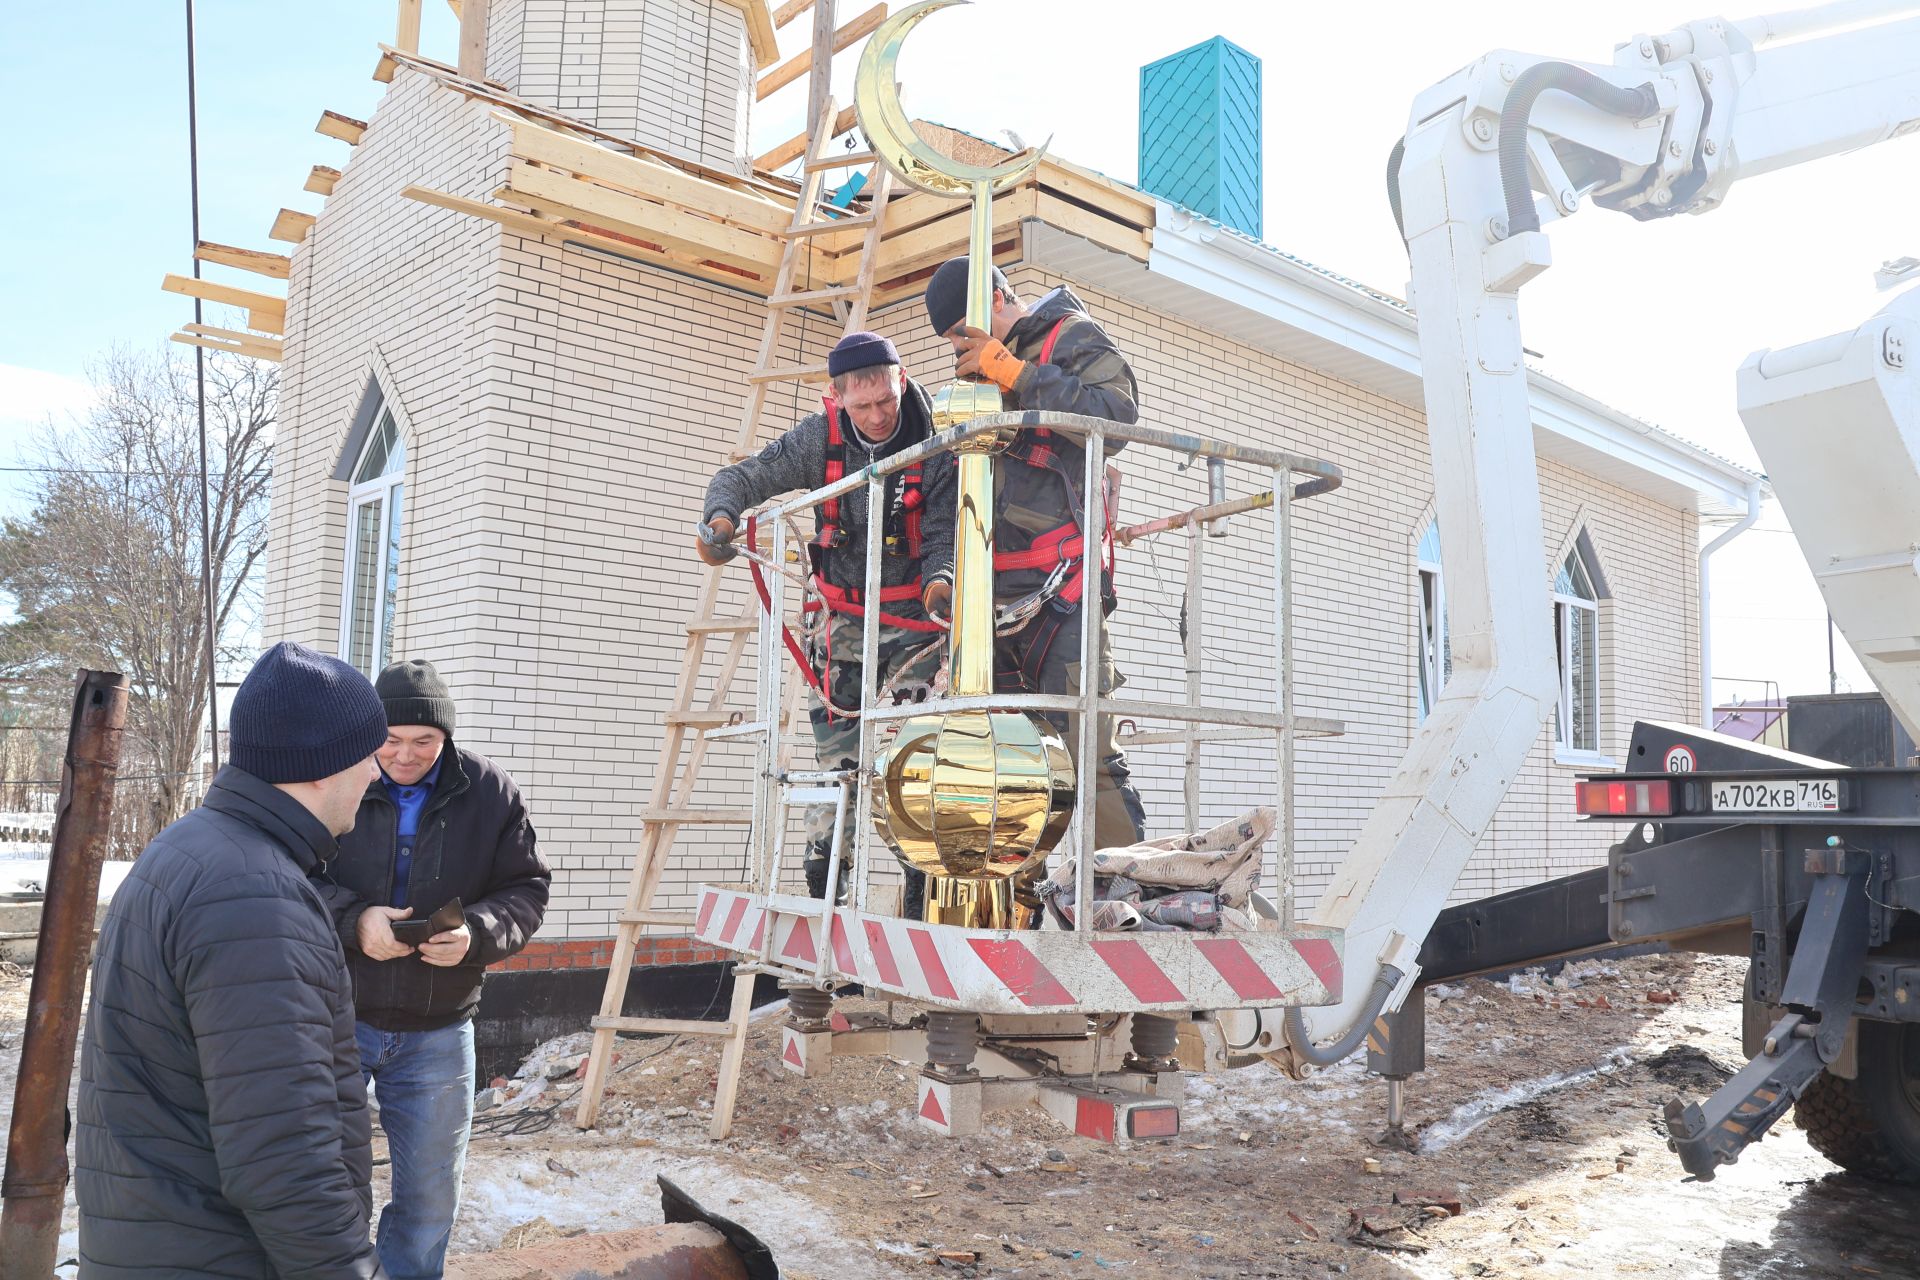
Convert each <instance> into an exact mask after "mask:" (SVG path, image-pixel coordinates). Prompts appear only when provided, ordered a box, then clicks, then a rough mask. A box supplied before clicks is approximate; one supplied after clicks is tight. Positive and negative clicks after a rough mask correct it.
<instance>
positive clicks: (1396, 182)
mask: <svg viewBox="0 0 1920 1280" xmlns="http://www.w3.org/2000/svg"><path fill="white" fill-rule="evenodd" d="M1406 156H1407V140H1406V139H1405V138H1397V139H1395V140H1394V144H1393V150H1391V151H1389V152H1387V203H1388V204H1390V205H1392V206H1393V225H1394V226H1395V227H1397V228H1399V231H1400V243H1401V244H1405V243H1406V242H1407V219H1406V216H1405V215H1404V214H1403V213H1402V212H1401V211H1400V162H1401V161H1402V160H1404V159H1406Z"/></svg>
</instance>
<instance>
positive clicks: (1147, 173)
mask: <svg viewBox="0 0 1920 1280" xmlns="http://www.w3.org/2000/svg"><path fill="white" fill-rule="evenodd" d="M1260 170H1261V163H1260V59H1258V58H1256V57H1254V56H1253V55H1252V54H1251V53H1248V52H1247V51H1246V50H1245V49H1242V48H1241V47H1240V46H1239V45H1237V44H1235V43H1233V42H1232V41H1231V40H1228V39H1227V38H1226V37H1224V36H1215V37H1214V38H1213V39H1211V40H1205V41H1202V42H1201V43H1199V44H1197V45H1194V46H1193V47H1192V48H1191V49H1182V50H1181V51H1180V52H1179V53H1175V54H1170V55H1168V56H1167V57H1164V58H1161V59H1160V60H1159V61H1158V62H1150V63H1148V64H1147V65H1146V66H1144V67H1142V68H1140V188H1141V190H1143V191H1150V192H1152V193H1153V194H1154V195H1157V196H1160V197H1162V198H1163V199H1166V200H1171V201H1173V202H1174V203H1175V204H1180V205H1185V206H1186V207H1187V208H1189V209H1192V210H1193V211H1194V212H1195V213H1200V214H1204V215H1206V216H1207V217H1209V218H1212V219H1213V220H1214V221H1216V222H1221V223H1225V224H1226V225H1227V226H1229V227H1232V228H1234V229H1235V230H1238V231H1244V232H1246V233H1247V234H1248V235H1250V236H1252V237H1254V238H1255V239H1256V240H1257V239H1259V238H1260V228H1261V219H1260V197H1261V178H1260Z"/></svg>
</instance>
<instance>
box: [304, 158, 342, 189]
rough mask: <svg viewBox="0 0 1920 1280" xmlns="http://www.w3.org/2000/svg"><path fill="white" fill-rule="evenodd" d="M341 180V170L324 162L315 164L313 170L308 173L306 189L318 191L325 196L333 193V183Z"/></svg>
mask: <svg viewBox="0 0 1920 1280" xmlns="http://www.w3.org/2000/svg"><path fill="white" fill-rule="evenodd" d="M338 181H340V171H339V170H338V169H335V168H331V167H329V166H327V165H324V164H317V165H315V166H313V172H312V173H309V174H308V175H307V183H306V189H307V190H308V191H317V192H319V193H320V194H321V195H323V196H330V195H332V194H333V184H334V183H336V182H338Z"/></svg>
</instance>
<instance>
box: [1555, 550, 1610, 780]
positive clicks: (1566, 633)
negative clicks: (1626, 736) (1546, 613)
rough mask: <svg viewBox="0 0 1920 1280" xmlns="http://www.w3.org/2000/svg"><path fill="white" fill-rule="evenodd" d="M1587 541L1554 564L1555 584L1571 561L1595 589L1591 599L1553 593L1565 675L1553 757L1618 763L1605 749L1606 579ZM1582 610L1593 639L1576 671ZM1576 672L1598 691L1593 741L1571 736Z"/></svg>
mask: <svg viewBox="0 0 1920 1280" xmlns="http://www.w3.org/2000/svg"><path fill="white" fill-rule="evenodd" d="M1582 541H1583V538H1576V539H1575V540H1573V541H1572V542H1571V543H1570V544H1569V545H1568V547H1567V550H1566V554H1565V555H1563V556H1561V558H1560V559H1559V560H1558V561H1557V562H1556V563H1555V566H1554V580H1555V583H1556V587H1557V584H1558V581H1559V577H1560V572H1561V570H1562V569H1563V568H1565V567H1566V566H1568V565H1569V563H1571V564H1572V565H1574V566H1577V567H1578V568H1579V570H1580V576H1581V577H1584V578H1585V579H1586V580H1587V589H1588V590H1590V591H1592V592H1593V598H1591V599H1588V598H1586V597H1584V596H1579V595H1573V594H1570V593H1568V592H1564V591H1560V590H1557V589H1556V590H1555V591H1554V593H1553V624H1554V625H1553V630H1554V641H1555V645H1556V648H1557V649H1558V652H1557V654H1556V655H1555V661H1556V664H1557V665H1558V668H1559V675H1560V696H1559V700H1558V705H1556V707H1555V708H1554V729H1553V737H1554V758H1555V759H1556V760H1557V761H1558V762H1559V763H1561V764H1571V765H1608V766H1611V765H1612V764H1613V763H1614V762H1613V761H1612V760H1611V759H1610V758H1609V757H1608V756H1607V755H1606V754H1605V752H1603V751H1602V750H1601V719H1602V716H1603V714H1604V709H1603V707H1602V703H1601V698H1600V691H1601V686H1600V601H1601V599H1602V598H1603V597H1602V594H1601V593H1602V591H1603V590H1604V589H1603V588H1602V587H1601V586H1600V582H1601V581H1602V580H1601V578H1600V576H1599V574H1598V572H1597V571H1596V570H1595V568H1594V566H1593V565H1592V564H1591V563H1590V562H1589V559H1588V557H1587V555H1586V554H1585V553H1584V551H1583V548H1582V545H1581V543H1582ZM1583 614H1584V615H1585V616H1586V617H1587V618H1588V619H1589V620H1590V621H1591V630H1590V632H1589V634H1590V635H1591V636H1592V643H1591V644H1589V645H1588V646H1587V647H1586V652H1585V654H1584V655H1583V661H1582V662H1581V669H1580V671H1578V672H1576V671H1575V670H1574V666H1573V628H1574V627H1575V626H1576V625H1578V624H1579V622H1580V621H1581V616H1582V615H1583ZM1576 675H1581V676H1584V677H1585V678H1586V681H1587V684H1588V687H1589V688H1590V689H1591V690H1592V694H1593V697H1592V706H1593V714H1592V716H1591V717H1590V718H1589V727H1590V728H1591V730H1592V734H1593V740H1592V741H1591V742H1590V743H1578V742H1574V741H1572V738H1571V735H1572V732H1573V723H1574V720H1573V708H1574V698H1575V694H1576V689H1575V686H1574V680H1575V677H1576Z"/></svg>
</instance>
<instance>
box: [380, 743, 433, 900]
mask: <svg viewBox="0 0 1920 1280" xmlns="http://www.w3.org/2000/svg"><path fill="white" fill-rule="evenodd" d="M445 758H446V756H445V752H444V751H443V752H442V753H441V759H445ZM439 779H440V760H435V761H434V762H433V768H431V769H429V770H427V774H426V776H425V777H424V778H421V779H420V781H418V782H415V783H413V784H411V785H409V786H401V785H400V784H399V783H397V782H395V781H394V780H393V779H392V778H389V777H388V776H387V773H386V770H384V769H382V770H381V771H380V780H381V781H382V782H384V783H386V784H387V795H388V797H389V798H390V799H392V801H393V807H394V808H395V809H397V810H399V811H400V827H399V834H398V838H397V841H396V847H395V849H394V852H393V902H392V905H393V906H394V907H395V908H396V909H397V908H402V907H405V906H406V905H407V875H408V873H409V872H410V871H411V870H412V869H413V842H414V837H416V836H417V835H419V833H420V815H421V813H423V812H424V811H425V810H426V807H427V798H428V797H429V796H431V795H432V794H433V784H434V783H435V782H437V781H439Z"/></svg>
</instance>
